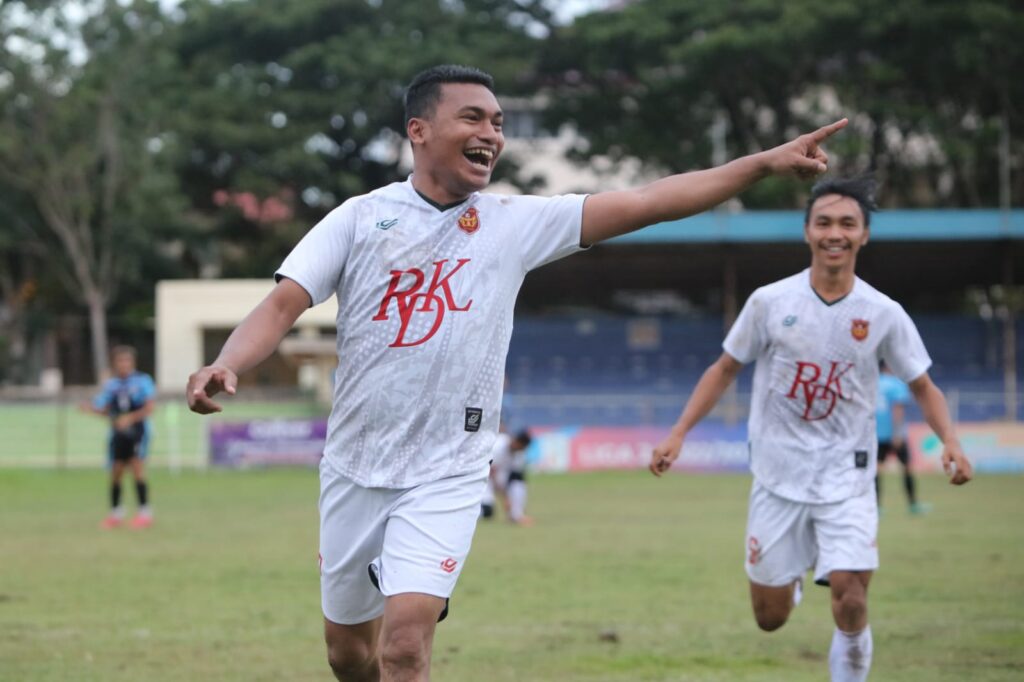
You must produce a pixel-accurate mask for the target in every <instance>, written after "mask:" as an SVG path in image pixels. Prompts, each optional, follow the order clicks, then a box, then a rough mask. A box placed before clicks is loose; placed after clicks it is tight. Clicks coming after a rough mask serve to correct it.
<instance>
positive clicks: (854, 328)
mask: <svg viewBox="0 0 1024 682" xmlns="http://www.w3.org/2000/svg"><path fill="white" fill-rule="evenodd" d="M850 334H852V335H853V338H855V339H857V340H858V341H863V340H864V339H866V338H868V321H867V320H854V321H853V324H852V325H851V326H850Z"/></svg>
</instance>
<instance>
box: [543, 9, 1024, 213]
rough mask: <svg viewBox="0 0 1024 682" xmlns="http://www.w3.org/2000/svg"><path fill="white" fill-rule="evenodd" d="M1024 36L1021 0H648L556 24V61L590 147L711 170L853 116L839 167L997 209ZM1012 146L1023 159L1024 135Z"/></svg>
mask: <svg viewBox="0 0 1024 682" xmlns="http://www.w3.org/2000/svg"><path fill="white" fill-rule="evenodd" d="M1022 32H1024V11H1022V10H1021V9H1020V8H1019V3H1014V2H1012V0H978V1H977V2H970V3H963V2H957V1H954V0H929V1H927V2H925V0H896V1H893V0H841V1H836V2H829V3H821V2H812V1H811V0H735V1H732V2H719V3H707V2H702V1H701V0H638V1H636V2H632V3H629V4H627V5H625V6H624V7H622V8H621V9H619V10H617V11H608V12H601V13H595V14H591V15H588V16H586V17H582V18H580V19H579V20H578V21H577V22H576V23H575V24H573V25H571V26H568V27H565V28H564V29H562V30H560V31H558V32H556V34H555V35H554V36H553V37H552V39H551V40H550V41H548V44H547V51H546V54H545V59H544V67H543V71H544V72H545V73H546V75H547V78H548V80H549V82H550V83H551V84H552V87H553V89H555V91H556V92H557V97H554V98H552V99H553V101H554V102H555V103H556V107H554V108H553V109H552V111H551V112H550V113H551V121H552V125H558V124H561V123H564V122H572V123H573V124H575V125H576V126H577V127H578V129H579V131H580V132H581V133H582V135H583V137H584V138H585V140H586V141H587V144H584V145H581V147H580V149H579V150H577V154H578V156H579V157H581V158H586V157H589V156H590V155H593V154H607V155H610V156H612V157H613V158H614V157H616V156H619V157H621V156H625V155H631V156H637V157H640V158H642V159H644V160H645V161H650V162H653V163H657V164H660V165H662V166H663V167H664V168H665V169H667V170H674V171H682V170H688V169H692V168H696V167H706V166H709V165H711V164H712V163H713V162H717V161H720V160H724V158H732V157H735V156H739V155H741V154H744V153H748V152H750V151H753V150H756V149H761V148H764V147H766V146H770V145H774V144H777V143H779V142H781V141H783V140H784V139H785V138H787V137H789V136H791V135H793V134H795V133H797V132H798V131H801V130H805V129H807V128H809V127H813V126H816V125H819V124H821V123H823V122H825V121H826V119H831V118H832V117H834V116H836V115H840V114H842V115H848V116H849V117H850V119H851V122H852V125H851V127H850V128H849V129H848V130H846V131H844V133H843V135H841V136H837V137H836V138H835V139H834V140H831V141H830V146H829V148H830V151H832V152H833V154H834V156H835V157H836V158H837V161H838V163H837V164H836V167H837V169H838V170H839V171H840V172H855V171H861V170H867V169H873V170H875V171H876V172H877V173H878V174H879V176H880V179H881V180H882V186H883V189H884V190H885V192H886V195H885V197H884V198H885V199H886V200H887V201H888V202H889V203H896V204H899V205H902V206H915V205H929V206H934V205H947V206H977V205H994V204H996V203H997V202H998V200H999V197H998V187H999V183H998V182H997V181H996V173H997V169H998V168H999V161H998V150H997V147H998V145H997V144H996V142H997V138H998V130H999V127H1000V126H1002V125H1004V123H1005V124H1006V125H1008V127H1009V129H1010V130H1020V129H1021V126H1022V124H1024V111H1022V110H1021V108H1020V105H1019V103H1020V102H1021V101H1024V84H1022V81H1021V79H1020V78H1019V77H1018V75H1017V74H1019V73H1020V72H1021V70H1022V68H1024V46H1022V44H1021V41H1020V40H1019V36H1020V35H1021V34H1022ZM714 130H718V131H719V145H720V147H721V148H720V150H718V151H719V152H720V155H721V156H722V157H724V158H722V159H719V158H715V156H716V155H715V154H714V152H715V151H716V150H715V146H716V144H715V140H714V139H713V137H712V135H711V134H710V131H714ZM723 131H727V134H725V135H722V134H721V133H722V132H723ZM1017 137H1018V139H1024V138H1021V136H1019V135H1018V136H1017ZM1010 155H1011V156H1012V158H1013V159H1014V161H1013V163H1014V164H1015V165H1016V166H1018V167H1019V166H1020V165H1021V163H1022V161H1024V144H1021V142H1016V143H1012V145H1011V149H1010ZM1022 189H1024V185H1022V183H1021V180H1020V179H1019V178H1018V180H1017V182H1016V184H1015V186H1014V197H1015V201H1017V202H1020V201H1021V198H1022V195H1024V193H1022ZM803 191H804V190H803V188H802V184H801V183H796V182H788V181H771V182H765V183H760V184H759V185H758V186H757V187H756V188H755V189H754V190H753V191H751V192H748V193H747V194H746V195H745V197H744V199H745V201H746V202H747V204H748V205H750V206H760V207H788V206H792V205H794V203H797V202H798V201H799V199H800V197H801V194H802V192H803Z"/></svg>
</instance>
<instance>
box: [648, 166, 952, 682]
mask: <svg viewBox="0 0 1024 682" xmlns="http://www.w3.org/2000/svg"><path fill="white" fill-rule="evenodd" d="M873 190H874V184H873V181H871V180H870V179H866V178H862V179H855V180H831V181H824V182H820V183H819V184H817V185H815V187H814V188H813V189H812V191H811V197H810V199H809V201H808V203H807V211H806V215H805V219H804V239H805V241H806V242H807V243H808V244H809V245H810V248H811V267H810V269H808V270H804V271H803V272H801V273H799V274H796V275H793V276H791V277H787V278H786V279H783V280H780V281H778V282H775V283H773V284H769V285H767V286H764V287H761V288H760V289H758V290H757V291H755V292H754V293H753V294H752V295H751V297H750V299H749V300H748V301H747V303H746V305H745V306H744V307H743V310H742V311H741V312H740V315H739V317H738V318H737V320H736V323H735V324H734V325H733V327H732V329H731V330H730V331H729V334H728V335H727V336H726V339H725V343H724V344H723V348H724V350H725V352H724V353H722V356H721V357H720V358H719V359H718V360H717V361H716V362H715V363H714V364H712V365H711V366H710V367H708V369H707V370H706V371H705V372H704V375H703V376H702V377H701V379H700V381H699V382H698V383H697V386H696V388H695V389H694V391H693V394H692V395H691V396H690V399H689V401H688V402H687V404H686V407H685V408H684V409H683V413H682V415H681V416H680V417H679V420H678V422H677V423H676V424H675V426H674V427H673V428H672V431H671V432H670V434H669V436H668V437H667V438H665V440H664V441H662V442H661V443H660V444H659V445H658V446H657V447H656V448H655V449H654V452H653V453H652V456H651V465H650V469H651V472H652V473H654V475H656V476H661V475H662V474H663V473H664V472H665V471H667V470H668V469H669V467H671V466H672V463H673V462H674V461H675V460H676V459H677V458H678V457H679V453H680V451H681V449H682V446H683V442H684V440H685V439H686V435H687V433H689V431H690V429H692V428H693V427H694V426H695V425H696V424H697V422H699V421H700V420H701V419H702V418H703V417H704V416H705V415H706V414H707V413H708V412H710V411H711V408H712V407H714V405H715V403H716V402H718V399H719V398H720V397H721V396H722V393H723V392H724V391H725V389H726V388H727V387H728V386H729V384H730V383H732V381H733V379H734V378H735V377H736V374H737V373H738V372H739V371H740V368H741V367H742V366H743V364H744V363H748V362H751V361H756V365H755V369H754V392H753V397H752V403H751V409H750V422H749V427H748V430H749V441H750V466H751V469H752V472H753V475H754V483H753V488H752V489H751V492H750V508H749V514H748V518H747V537H746V551H747V554H746V569H747V575H748V576H749V578H750V598H751V603H752V605H753V608H754V618H755V619H756V620H757V624H758V626H760V627H761V629H762V630H766V631H772V630H776V629H778V628H780V627H782V626H783V625H784V624H785V622H786V619H787V618H788V617H789V613H790V611H791V610H792V608H793V607H794V606H795V605H796V604H797V603H798V602H799V599H800V589H801V585H802V579H803V574H804V573H805V572H806V571H807V570H808V569H810V568H813V569H814V579H815V581H816V582H818V583H819V584H823V585H829V586H830V587H831V591H832V617H833V619H834V620H835V624H836V630H835V633H834V635H833V638H832V647H831V651H830V652H829V668H830V670H831V673H832V680H833V681H834V682H859V681H861V680H865V679H867V676H868V670H869V669H870V667H871V651H872V641H871V628H870V627H869V626H868V615H867V590H868V583H869V582H870V581H871V575H872V572H873V571H874V570H875V569H877V568H878V547H877V545H876V542H875V539H876V533H877V530H878V507H877V505H876V500H875V493H874V486H873V481H874V477H875V468H876V457H875V448H876V447H877V440H876V439H875V423H874V420H873V418H874V413H875V400H876V398H877V390H878V372H879V369H878V366H879V360H880V359H882V360H884V361H885V362H886V364H887V365H888V366H889V367H891V368H892V370H893V372H894V373H895V374H896V375H897V376H898V377H900V378H902V379H904V380H905V381H906V382H907V383H908V384H909V385H910V390H911V392H912V393H913V395H914V398H915V399H916V400H917V402H918V404H919V405H920V406H921V410H922V412H923V413H924V416H925V419H926V420H927V421H928V424H929V426H931V428H932V429H933V430H934V431H935V433H936V434H937V435H938V436H939V438H941V439H942V442H943V444H944V446H945V447H944V450H943V453H942V463H943V466H944V468H945V470H946V473H947V474H948V475H949V477H950V482H951V483H953V484H955V485H961V484H963V483H966V482H967V481H969V480H970V479H971V464H970V462H969V461H968V460H967V458H966V457H965V456H964V454H963V451H962V449H961V447H960V442H959V441H958V440H957V437H956V433H955V432H954V430H953V423H952V421H951V419H950V416H949V409H948V407H947V406H946V399H945V397H944V396H943V395H942V391H940V390H939V389H938V388H937V387H936V386H935V384H933V383H932V380H931V379H930V378H929V377H928V372H927V370H928V368H929V366H930V365H931V360H930V359H929V357H928V354H927V352H926V351H925V348H924V344H923V343H922V342H921V337H920V335H919V334H918V332H917V329H916V328H915V327H914V323H913V322H912V321H911V320H910V317H909V316H908V315H907V313H906V312H904V310H903V308H902V307H900V305H899V304H898V303H896V302H895V301H893V300H892V299H890V298H888V297H887V296H885V295H884V294H882V293H880V292H879V291H877V290H875V289H873V288H872V287H871V286H870V285H869V284H868V283H867V282H864V281H863V280H861V279H859V278H858V277H857V276H856V275H855V274H854V266H855V265H856V262H857V252H858V251H859V250H860V249H861V247H863V246H864V245H865V244H866V243H867V241H868V233H869V230H868V225H869V221H870V217H871V210H872V208H874V199H873Z"/></svg>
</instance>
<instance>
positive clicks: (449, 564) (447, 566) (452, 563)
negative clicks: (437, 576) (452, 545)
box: [441, 557, 459, 573]
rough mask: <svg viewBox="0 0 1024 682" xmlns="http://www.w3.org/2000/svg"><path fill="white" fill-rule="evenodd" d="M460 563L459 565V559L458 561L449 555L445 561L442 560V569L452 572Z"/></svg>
mask: <svg viewBox="0 0 1024 682" xmlns="http://www.w3.org/2000/svg"><path fill="white" fill-rule="evenodd" d="M458 565H459V562H458V561H456V560H455V559H452V558H451V557H448V558H447V559H445V560H444V561H442V562H441V570H442V571H444V572H445V573H451V572H452V571H454V570H455V567H456V566H458Z"/></svg>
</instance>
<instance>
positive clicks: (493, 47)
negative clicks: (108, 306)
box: [178, 0, 549, 276]
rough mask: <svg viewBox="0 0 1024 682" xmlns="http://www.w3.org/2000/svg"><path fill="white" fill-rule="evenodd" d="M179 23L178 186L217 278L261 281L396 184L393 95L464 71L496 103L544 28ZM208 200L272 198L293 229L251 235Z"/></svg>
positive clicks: (465, 9)
mask: <svg viewBox="0 0 1024 682" xmlns="http://www.w3.org/2000/svg"><path fill="white" fill-rule="evenodd" d="M183 9H184V11H185V13H186V19H185V21H184V23H183V24H182V26H181V27H180V36H181V38H180V41H179V42H178V50H179V54H180V56H181V60H182V63H183V64H184V68H185V71H186V73H187V77H188V79H189V84H190V85H189V96H188V100H187V102H186V103H185V104H186V106H187V107H188V110H187V116H185V117H184V118H183V126H182V128H181V133H182V136H183V139H184V140H186V141H187V145H188V154H187V155H186V156H185V158H184V159H183V165H182V167H181V169H180V172H181V177H182V178H183V181H184V186H185V188H186V191H187V192H188V194H189V196H190V199H191V203H192V205H193V206H194V207H195V208H196V209H197V210H199V211H202V212H203V213H205V214H206V215H207V216H209V218H210V220H211V228H210V229H211V230H213V231H214V233H215V234H216V236H217V237H218V238H220V239H221V240H222V246H224V247H225V250H223V251H221V253H220V254H219V256H220V257H221V258H222V259H223V260H224V263H223V267H224V270H223V271H224V273H225V274H228V275H236V276H237V275H250V276H266V274H267V273H268V272H271V271H272V270H273V269H274V268H275V267H277V265H278V264H279V263H280V260H281V258H282V257H283V256H284V254H285V253H287V251H288V250H289V249H290V247H291V246H292V245H294V243H295V242H296V241H297V239H298V238H299V237H300V236H301V235H302V234H303V233H304V232H305V231H306V230H307V229H308V228H309V225H310V224H312V223H313V222H315V221H316V220H318V219H319V218H320V217H322V216H323V215H324V214H325V213H326V212H327V211H328V210H330V209H331V208H333V207H334V206H336V205H337V204H339V203H340V202H342V201H344V200H345V199H347V198H348V197H350V196H354V195H357V194H362V193H365V192H368V191H371V190H373V189H376V188H377V187H380V186H381V185H384V184H386V183H388V182H392V181H394V180H398V179H400V177H399V169H398V157H399V151H400V147H401V145H402V136H403V135H404V120H403V112H402V93H403V90H404V87H405V85H406V84H407V83H408V81H409V80H410V79H411V78H412V76H413V75H414V74H415V73H416V72H418V71H419V70H421V69H423V68H426V67H428V66H431V65H434V64H437V63H445V62H455V63H470V64H474V65H476V66H478V67H480V68H483V69H485V70H488V71H490V72H492V73H493V75H494V76H495V78H496V79H497V80H498V82H499V83H500V84H501V87H502V92H511V93H515V92H519V91H522V90H523V89H524V88H527V87H528V86H529V84H530V83H529V79H530V76H531V74H532V73H533V70H534V61H535V59H536V57H535V54H536V47H535V46H536V45H537V44H538V42H539V41H538V39H537V38H534V37H531V34H530V32H529V31H530V30H535V29H536V27H538V26H540V27H543V26H545V25H546V23H547V22H548V21H549V19H548V15H547V12H546V11H545V10H544V9H543V7H542V6H541V3H540V2H536V1H531V2H512V1H509V0H505V1H499V0H467V1H465V2H458V3H453V2H442V1H435V2H416V3H410V2H387V1H385V2H379V3H372V2H366V1H365V0H340V1H339V0H330V1H328V0H314V1H310V2H293V1H290V0H274V1H270V2H259V3H255V2H244V3H223V4H221V3H207V2H191V3H187V4H186V5H185V6H184V7H183ZM530 27H533V29H531V28H530ZM218 191H226V192H228V193H230V194H231V195H232V196H237V195H239V194H244V193H251V194H252V195H255V196H256V197H258V198H260V199H266V198H269V197H277V198H280V199H282V200H283V201H284V202H285V203H287V204H288V206H289V207H290V208H291V209H292V211H293V215H292V217H291V218H288V219H283V220H280V221H267V222H261V221H258V220H257V221H254V220H252V218H251V217H246V216H245V215H243V214H242V213H240V212H239V211H238V210H237V209H236V208H232V207H230V206H229V207H227V208H224V207H218V206H217V205H216V203H215V197H216V196H217V192H218ZM221 196H223V195H221ZM232 254H235V255H232Z"/></svg>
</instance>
